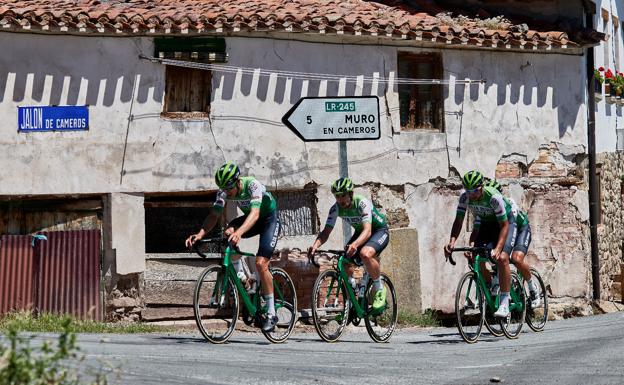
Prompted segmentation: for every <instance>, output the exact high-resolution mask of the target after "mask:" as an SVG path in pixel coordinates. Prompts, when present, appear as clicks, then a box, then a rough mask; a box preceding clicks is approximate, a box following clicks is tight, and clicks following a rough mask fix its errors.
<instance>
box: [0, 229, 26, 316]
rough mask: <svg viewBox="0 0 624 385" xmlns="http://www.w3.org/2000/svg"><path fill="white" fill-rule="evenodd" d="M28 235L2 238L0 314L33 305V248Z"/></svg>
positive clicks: (0, 241) (0, 245)
mask: <svg viewBox="0 0 624 385" xmlns="http://www.w3.org/2000/svg"><path fill="white" fill-rule="evenodd" d="M30 240H31V237H30V236H28V235H3V236H2V237H0V314H5V313H8V312H10V311H12V310H27V309H30V308H31V307H32V304H33V290H32V289H33V248H32V247H31V245H30Z"/></svg>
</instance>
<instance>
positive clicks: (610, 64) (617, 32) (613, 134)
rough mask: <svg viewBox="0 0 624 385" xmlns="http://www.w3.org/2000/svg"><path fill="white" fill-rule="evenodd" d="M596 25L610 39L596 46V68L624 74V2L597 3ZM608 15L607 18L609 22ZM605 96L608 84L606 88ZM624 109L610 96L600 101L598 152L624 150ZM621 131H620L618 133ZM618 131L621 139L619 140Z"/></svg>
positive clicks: (597, 116) (607, 1) (598, 103)
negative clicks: (609, 101)
mask: <svg viewBox="0 0 624 385" xmlns="http://www.w3.org/2000/svg"><path fill="white" fill-rule="evenodd" d="M594 3H595V4H596V14H595V15H594V26H595V29H596V30H597V31H600V32H602V33H605V34H606V35H607V40H606V41H603V42H602V43H601V44H600V45H599V46H597V47H594V64H595V67H596V68H599V67H603V68H604V69H605V71H606V70H607V69H611V70H612V71H613V72H614V73H615V72H616V71H617V72H624V19H622V18H623V17H624V1H622V0H596V1H594ZM604 16H607V18H606V19H605V18H604ZM603 95H604V85H603ZM623 111H624V108H623V107H622V106H620V105H618V104H616V103H608V102H607V99H606V97H603V99H602V100H600V101H597V102H596V152H597V153H603V152H614V151H615V150H616V149H618V150H624V115H623ZM618 130H620V131H618ZM618 132H619V135H620V138H619V139H618ZM618 140H619V142H618Z"/></svg>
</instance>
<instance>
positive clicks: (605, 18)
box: [602, 8, 611, 68]
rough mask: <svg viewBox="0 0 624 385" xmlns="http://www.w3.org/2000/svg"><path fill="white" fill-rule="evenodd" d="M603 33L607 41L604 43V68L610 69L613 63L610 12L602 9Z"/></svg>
mask: <svg viewBox="0 0 624 385" xmlns="http://www.w3.org/2000/svg"><path fill="white" fill-rule="evenodd" d="M602 32H603V33H604V34H605V41H604V42H602V48H603V52H604V66H605V68H609V67H610V66H611V62H610V61H609V49H610V47H609V12H608V11H607V10H606V9H604V8H603V9H602Z"/></svg>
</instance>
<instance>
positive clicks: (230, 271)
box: [213, 245, 284, 315]
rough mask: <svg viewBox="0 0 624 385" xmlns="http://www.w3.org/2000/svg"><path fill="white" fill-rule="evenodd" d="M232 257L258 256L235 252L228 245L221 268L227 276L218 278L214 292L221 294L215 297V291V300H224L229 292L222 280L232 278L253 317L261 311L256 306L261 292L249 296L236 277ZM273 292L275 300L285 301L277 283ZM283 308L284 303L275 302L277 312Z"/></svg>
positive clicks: (257, 291)
mask: <svg viewBox="0 0 624 385" xmlns="http://www.w3.org/2000/svg"><path fill="white" fill-rule="evenodd" d="M232 255H240V256H241V258H242V257H255V256H256V255H255V254H252V253H245V252H242V251H239V250H234V249H233V248H232V247H230V245H228V246H227V247H226V248H225V252H224V254H223V259H222V260H221V266H223V268H224V270H225V276H224V277H217V282H216V283H215V287H214V290H215V291H216V290H218V289H220V292H219V293H218V294H219V296H218V297H216V296H214V294H217V293H215V292H214V291H213V298H222V296H224V295H225V293H226V290H227V285H223V284H221V283H220V280H222V279H227V278H230V279H231V280H232V282H234V285H235V286H236V290H238V294H239V295H240V298H241V299H242V300H243V303H244V304H245V308H247V311H248V312H249V314H252V315H253V314H256V313H257V312H258V310H259V309H258V307H257V306H256V305H259V304H260V292H259V290H256V293H255V294H254V296H253V297H250V296H249V293H247V290H246V289H245V286H243V283H242V282H241V280H240V278H238V275H236V270H234V266H233V264H232V262H231V257H232ZM221 282H223V281H221ZM226 282H227V281H226ZM273 290H274V296H275V298H280V299H282V300H283V299H284V295H283V294H282V292H281V291H280V289H279V287H277V285H275V282H273ZM281 307H282V301H275V310H276V311H277V310H278V309H279V308H281Z"/></svg>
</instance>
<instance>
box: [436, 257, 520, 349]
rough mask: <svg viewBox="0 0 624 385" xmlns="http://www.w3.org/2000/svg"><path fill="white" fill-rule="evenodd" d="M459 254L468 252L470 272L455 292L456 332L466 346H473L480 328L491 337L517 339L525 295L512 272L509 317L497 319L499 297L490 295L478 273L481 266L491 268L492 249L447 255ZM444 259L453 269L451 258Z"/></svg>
mask: <svg viewBox="0 0 624 385" xmlns="http://www.w3.org/2000/svg"><path fill="white" fill-rule="evenodd" d="M460 251H468V252H471V253H472V255H473V258H472V259H471V261H470V263H469V264H468V266H469V267H470V271H469V272H467V273H466V274H464V275H463V276H462V278H461V279H460V281H459V284H458V285H457V291H456V292H455V315H456V317H457V329H458V330H459V333H460V334H461V336H462V338H463V339H464V341H466V342H468V343H474V342H477V340H478V339H479V336H480V335H481V331H482V329H483V325H484V324H485V325H486V328H487V329H488V330H489V331H490V333H492V334H493V335H495V336H501V335H505V336H506V337H507V338H511V339H514V338H518V336H519V335H520V332H521V331H522V327H523V324H524V320H525V317H526V293H525V289H524V286H523V282H522V281H521V280H520V278H519V277H518V274H517V273H515V272H513V273H512V274H511V289H510V292H509V295H510V300H509V316H507V317H506V318H499V319H497V318H495V317H494V312H496V310H497V309H498V305H499V301H500V298H499V295H493V294H492V293H491V292H490V289H489V285H488V284H487V282H486V281H485V278H484V276H483V272H482V271H481V264H482V262H491V263H492V264H495V262H494V260H493V259H492V258H491V256H490V255H491V251H492V249H491V248H489V247H487V246H484V247H458V248H455V249H453V250H452V251H451V252H452V253H454V252H460ZM448 259H449V261H450V262H451V264H453V265H455V261H454V260H453V258H452V256H449V258H448Z"/></svg>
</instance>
